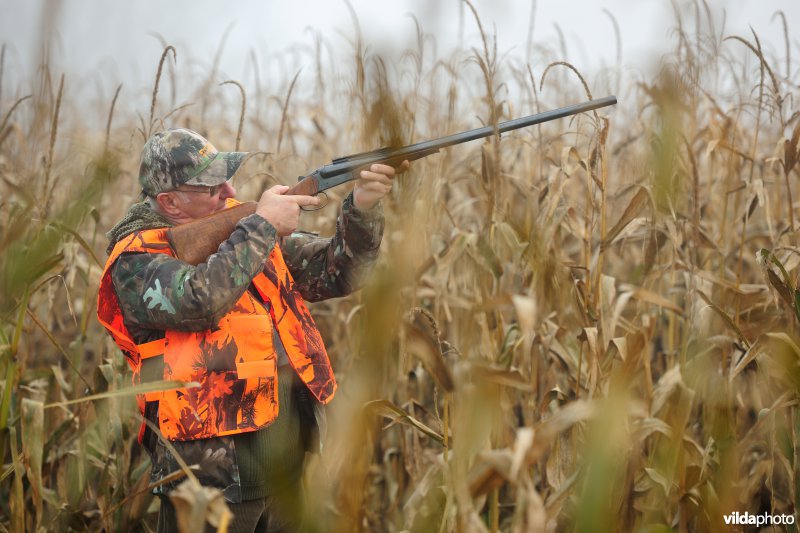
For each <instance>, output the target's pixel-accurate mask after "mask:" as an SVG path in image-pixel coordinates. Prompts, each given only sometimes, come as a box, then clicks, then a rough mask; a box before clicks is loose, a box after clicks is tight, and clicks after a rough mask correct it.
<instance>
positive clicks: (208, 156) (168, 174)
mask: <svg viewBox="0 0 800 533" xmlns="http://www.w3.org/2000/svg"><path fill="white" fill-rule="evenodd" d="M246 155H247V152H220V151H218V150H217V149H216V148H214V146H213V145H212V144H211V143H210V142H208V141H207V140H206V139H205V137H203V136H202V135H200V134H199V133H196V132H194V131H192V130H187V129H182V128H178V129H171V130H166V131H161V132H158V133H155V134H153V136H152V137H150V138H149V139H148V140H147V142H146V143H145V145H144V150H142V164H141V166H140V167H139V183H140V184H141V185H142V190H143V191H144V193H145V194H146V195H148V196H151V197H155V196H156V195H158V193H161V192H166V191H171V190H173V189H175V188H177V187H180V186H181V185H204V186H207V187H213V186H214V185H219V184H221V183H224V182H226V181H228V180H229V179H231V177H232V176H233V175H234V174H235V173H236V170H237V169H238V168H239V165H240V164H241V163H242V160H243V159H244V156H246Z"/></svg>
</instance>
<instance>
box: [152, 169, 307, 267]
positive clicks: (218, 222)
mask: <svg viewBox="0 0 800 533" xmlns="http://www.w3.org/2000/svg"><path fill="white" fill-rule="evenodd" d="M316 193H317V185H316V180H315V179H313V178H311V177H306V178H303V179H302V180H300V181H299V182H297V184H296V185H295V186H294V187H292V188H290V189H289V190H288V191H286V192H285V193H284V194H305V195H309V196H312V195H314V194H316ZM257 205H258V204H257V203H256V202H244V203H241V204H239V205H236V206H234V207H229V208H227V209H223V210H222V211H217V212H216V213H212V214H210V215H208V216H206V217H203V218H199V219H197V220H193V221H192V222H187V223H186V224H181V225H180V226H175V227H173V228H170V229H169V230H167V240H168V241H169V244H170V246H172V249H173V250H174V251H175V256H176V257H177V258H178V259H180V260H181V261H185V262H187V263H189V264H190V265H199V264H200V263H205V262H206V260H208V257H209V256H210V255H211V254H213V253H216V251H217V249H218V248H219V245H220V244H222V242H223V241H225V240H227V238H228V237H230V236H231V233H233V230H234V228H236V224H237V223H238V222H239V221H240V220H241V219H243V218H244V217H246V216H250V215H252V214H253V213H255V212H256V206H257Z"/></svg>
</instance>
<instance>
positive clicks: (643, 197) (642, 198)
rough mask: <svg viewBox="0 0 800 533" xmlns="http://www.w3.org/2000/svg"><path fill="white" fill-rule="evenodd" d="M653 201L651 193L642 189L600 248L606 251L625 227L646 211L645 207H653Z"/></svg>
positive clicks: (637, 192)
mask: <svg viewBox="0 0 800 533" xmlns="http://www.w3.org/2000/svg"><path fill="white" fill-rule="evenodd" d="M652 203H653V202H652V200H651V199H650V193H649V192H648V191H647V189H645V188H644V187H640V188H639V190H638V191H636V194H635V195H634V196H633V198H632V199H631V201H630V203H628V206H627V207H626V208H625V211H623V212H622V216H620V217H619V220H617V223H616V224H614V226H613V227H612V228H611V229H610V230H609V231H608V233H607V234H606V236H605V238H604V239H603V241H602V242H601V243H600V248H601V249H604V248H606V247H607V246H608V245H609V244H611V243H612V242H613V241H614V239H615V238H616V237H617V235H619V233H620V232H621V231H622V230H623V229H625V227H626V226H627V225H628V224H630V223H631V221H633V219H635V218H636V217H638V216H639V215H640V214H641V212H642V211H643V210H644V208H645V207H647V206H648V205H650V206H651V207H652Z"/></svg>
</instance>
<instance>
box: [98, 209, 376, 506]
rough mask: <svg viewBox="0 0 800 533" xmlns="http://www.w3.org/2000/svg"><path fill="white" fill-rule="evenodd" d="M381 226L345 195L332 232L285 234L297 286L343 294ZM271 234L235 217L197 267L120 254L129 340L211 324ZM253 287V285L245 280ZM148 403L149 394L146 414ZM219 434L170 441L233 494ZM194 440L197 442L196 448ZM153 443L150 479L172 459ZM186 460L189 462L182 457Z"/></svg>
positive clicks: (231, 456) (268, 247)
mask: <svg viewBox="0 0 800 533" xmlns="http://www.w3.org/2000/svg"><path fill="white" fill-rule="evenodd" d="M382 233H383V215H382V212H381V209H380V207H379V206H378V207H376V208H374V209H372V210H371V211H370V212H360V211H358V210H356V209H355V207H354V206H353V202H352V195H350V196H348V197H347V198H346V199H345V201H344V203H343V206H342V213H341V215H340V217H339V220H338V221H337V229H336V233H335V235H334V236H333V237H331V238H320V237H318V236H316V235H314V234H310V233H295V234H292V235H291V236H289V237H285V238H284V239H283V241H282V243H281V249H282V251H283V256H284V259H285V261H286V265H287V267H288V269H289V271H290V273H291V274H292V276H293V277H294V280H295V284H296V289H297V290H298V291H299V292H300V294H301V295H302V296H303V298H304V299H306V300H309V301H319V300H324V299H326V298H333V297H338V296H344V295H346V294H348V293H350V292H351V291H353V290H355V289H356V288H358V285H359V279H361V278H362V277H363V275H364V274H365V273H366V271H367V270H368V269H369V268H370V266H371V265H372V264H373V263H374V260H375V258H376V257H377V253H378V248H379V246H380V240H381V235H382ZM276 239H277V237H276V233H275V229H274V228H273V227H272V226H271V225H270V224H269V223H268V222H266V221H265V220H264V219H263V218H261V217H259V216H257V215H251V216H249V217H246V218H244V219H242V220H241V221H240V222H239V224H238V225H237V226H236V229H235V230H234V232H233V233H232V234H231V236H230V238H229V239H228V240H227V241H225V242H224V243H222V245H221V246H220V248H219V251H218V252H217V253H216V254H214V255H213V256H212V257H211V258H210V260H209V261H208V262H206V263H203V264H200V265H198V266H196V267H194V266H191V265H188V264H186V263H183V262H181V261H179V260H177V259H174V258H172V257H170V256H168V255H166V254H155V253H131V254H123V255H122V256H120V258H119V259H118V260H117V262H116V264H115V265H114V266H113V268H112V271H111V277H112V281H113V284H114V289H115V292H116V294H117V297H118V301H119V306H120V309H121V311H122V314H123V318H124V322H125V326H126V327H127V329H128V331H129V332H130V333H131V335H132V337H133V339H134V341H135V342H136V343H137V344H143V343H145V342H149V341H152V340H155V339H159V338H162V337H163V336H164V331H165V330H167V329H172V330H183V331H204V330H208V329H210V328H213V327H214V326H215V325H216V324H217V323H218V322H219V320H220V318H221V317H222V316H224V315H225V314H226V313H227V312H228V311H229V310H230V309H231V307H232V306H233V305H234V304H235V303H236V302H237V301H238V300H239V298H240V297H241V296H242V295H243V294H244V293H245V291H247V290H248V288H249V287H252V285H251V281H252V279H253V278H254V277H255V276H256V275H257V274H258V273H260V272H262V271H263V270H262V269H263V267H264V265H265V262H266V259H267V257H268V256H269V254H270V253H271V251H272V248H273V247H274V246H275V243H276ZM251 292H253V293H254V294H255V293H256V292H257V291H254V290H253V289H252V288H251ZM153 370H155V375H151V376H149V379H161V376H160V372H161V370H160V369H150V371H153ZM147 373H148V368H147V365H143V367H142V376H141V378H142V381H147V380H148V376H147ZM153 404H155V402H153V403H150V402H148V405H147V411H148V415H149V414H150V412H151V411H152V408H153ZM148 418H150V416H148ZM151 420H155V418H151ZM223 439H226V437H217V438H211V439H203V440H202V441H197V442H195V443H192V442H191V441H188V442H186V443H183V442H180V443H179V442H174V443H173V445H175V446H176V447H179V449H178V453H180V454H181V455H182V456H184V454H185V453H186V454H188V455H190V456H191V457H195V456H196V457H197V458H198V459H199V460H198V463H199V464H201V465H204V466H202V469H203V472H204V475H206V474H208V475H210V479H209V481H208V484H210V485H213V486H216V487H218V488H220V489H223V490H224V491H225V493H226V497H228V498H230V501H237V500H236V497H237V494H240V490H239V489H238V488H237V487H238V485H239V482H240V481H239V475H238V469H236V468H232V467H231V466H230V465H231V464H232V465H236V459H235V452H234V450H233V446H232V441H230V440H223ZM147 440H149V441H150V446H148V448H149V449H150V450H154V447H155V446H154V445H155V441H154V435H150V437H149V439H146V441H147ZM198 442H202V443H203V444H202V445H200V446H199V449H196V448H198ZM229 443H230V444H229ZM184 448H185V449H184ZM204 449H205V450H210V451H211V453H210V454H207V453H206V452H205V451H203V450H204ZM154 451H156V452H157V453H154V454H152V460H153V470H152V476H153V479H152V482H154V483H155V482H158V481H160V480H161V479H163V477H164V476H166V475H169V473H171V472H173V471H174V469H175V465H176V462H175V460H174V458H172V457H171V455H170V453H169V451H168V450H166V449H165V448H163V446H162V448H161V449H159V448H158V447H155V450H154ZM187 462H188V463H189V464H192V461H189V460H188V459H187Z"/></svg>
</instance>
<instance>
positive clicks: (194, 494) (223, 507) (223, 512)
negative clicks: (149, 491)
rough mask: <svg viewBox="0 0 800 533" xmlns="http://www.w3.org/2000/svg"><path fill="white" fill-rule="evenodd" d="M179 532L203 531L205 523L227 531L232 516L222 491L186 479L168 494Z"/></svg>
mask: <svg viewBox="0 0 800 533" xmlns="http://www.w3.org/2000/svg"><path fill="white" fill-rule="evenodd" d="M169 499H170V501H171V502H172V505H174V506H175V515H176V519H177V521H178V529H179V530H180V531H186V532H192V531H205V523H206V521H208V523H209V524H211V525H212V526H214V527H216V528H217V529H218V530H220V531H227V528H228V524H229V523H230V520H231V518H232V517H233V515H232V514H231V511H230V510H229V509H228V505H227V504H226V503H225V498H224V497H223V495H222V491H220V490H219V489H216V488H213V487H205V486H202V485H200V484H198V483H197V482H194V481H193V480H191V479H187V480H186V481H184V482H183V483H181V484H180V485H178V486H177V487H176V488H175V489H174V490H172V491H171V492H170V493H169Z"/></svg>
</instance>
